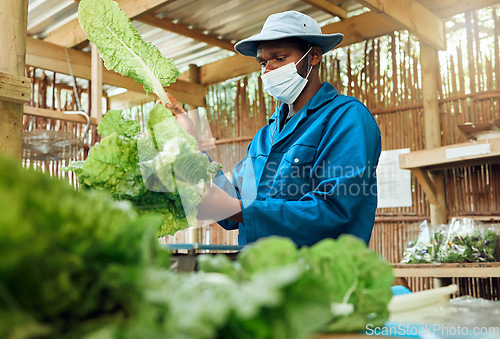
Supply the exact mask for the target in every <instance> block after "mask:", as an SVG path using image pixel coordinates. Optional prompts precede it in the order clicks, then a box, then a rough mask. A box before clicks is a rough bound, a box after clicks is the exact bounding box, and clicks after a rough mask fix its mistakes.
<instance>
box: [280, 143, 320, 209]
mask: <svg viewBox="0 0 500 339" xmlns="http://www.w3.org/2000/svg"><path fill="white" fill-rule="evenodd" d="M315 156H316V147H312V146H306V145H294V146H292V147H291V148H290V149H289V150H288V151H287V152H286V153H285V154H284V155H283V159H282V161H281V163H280V166H279V168H278V171H277V173H276V176H275V177H274V181H273V185H272V189H271V194H270V195H271V196H272V197H276V198H282V199H289V200H298V199H300V197H302V196H303V195H305V194H306V193H307V192H309V191H311V180H310V172H311V168H312V166H313V163H314V159H315Z"/></svg>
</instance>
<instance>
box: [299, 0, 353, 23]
mask: <svg viewBox="0 0 500 339" xmlns="http://www.w3.org/2000/svg"><path fill="white" fill-rule="evenodd" d="M302 1H303V2H305V3H308V4H309V5H311V6H313V7H316V8H319V9H321V10H322V11H324V12H326V13H329V14H332V15H335V16H338V17H339V18H341V19H347V11H346V10H345V9H343V8H342V7H339V6H337V5H334V4H332V3H331V2H329V1H327V0H302Z"/></svg>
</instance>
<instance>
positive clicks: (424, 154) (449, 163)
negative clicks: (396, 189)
mask: <svg viewBox="0 0 500 339" xmlns="http://www.w3.org/2000/svg"><path fill="white" fill-rule="evenodd" d="M488 143H489V144H490V147H491V151H490V152H489V153H487V154H476V155H469V156H461V157H453V158H449V157H448V158H447V156H446V152H447V151H448V152H449V151H450V150H460V149H464V148H463V147H469V146H475V145H484V144H488ZM496 161H500V138H496V139H490V140H488V141H486V140H482V141H477V142H475V143H474V142H466V143H462V144H455V145H448V146H443V147H436V148H432V149H427V150H421V151H414V152H410V153H405V154H401V155H400V156H399V167H400V168H401V169H409V170H413V169H416V168H425V169H427V170H438V169H445V168H450V167H454V166H464V165H468V164H474V163H480V164H483V163H486V162H496Z"/></svg>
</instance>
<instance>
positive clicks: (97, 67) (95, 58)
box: [90, 43, 102, 123]
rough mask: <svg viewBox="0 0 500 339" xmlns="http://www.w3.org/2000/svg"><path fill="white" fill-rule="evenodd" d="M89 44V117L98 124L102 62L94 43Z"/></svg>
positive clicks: (100, 110) (100, 116)
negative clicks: (90, 84)
mask: <svg viewBox="0 0 500 339" xmlns="http://www.w3.org/2000/svg"><path fill="white" fill-rule="evenodd" d="M90 44H91V45H92V53H91V54H92V57H91V59H92V62H91V64H92V67H91V73H92V74H91V81H92V86H91V89H90V90H91V94H90V96H91V108H90V116H91V117H94V118H95V119H96V121H97V123H100V122H101V119H102V60H101V57H100V56H99V52H98V51H97V46H96V45H95V44H94V43H90Z"/></svg>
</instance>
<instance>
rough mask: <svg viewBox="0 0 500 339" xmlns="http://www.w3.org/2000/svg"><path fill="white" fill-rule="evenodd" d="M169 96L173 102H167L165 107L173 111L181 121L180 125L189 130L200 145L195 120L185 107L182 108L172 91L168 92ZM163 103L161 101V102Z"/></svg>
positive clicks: (179, 121)
mask: <svg viewBox="0 0 500 339" xmlns="http://www.w3.org/2000/svg"><path fill="white" fill-rule="evenodd" d="M167 96H168V98H169V99H170V101H171V102H172V103H171V104H168V103H167V104H165V107H166V108H168V109H169V110H171V111H172V113H173V114H174V116H175V119H176V120H177V122H178V123H179V125H180V126H181V127H182V129H184V130H185V131H186V132H188V133H189V134H190V135H191V136H193V138H194V139H195V140H196V142H197V143H198V145H199V144H200V143H199V142H198V137H197V135H196V129H195V128H194V124H193V120H191V118H190V117H189V116H188V114H187V113H186V111H185V110H184V108H182V106H181V105H179V102H178V101H177V99H175V98H174V96H173V95H172V94H170V93H167ZM160 103H161V102H160Z"/></svg>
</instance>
